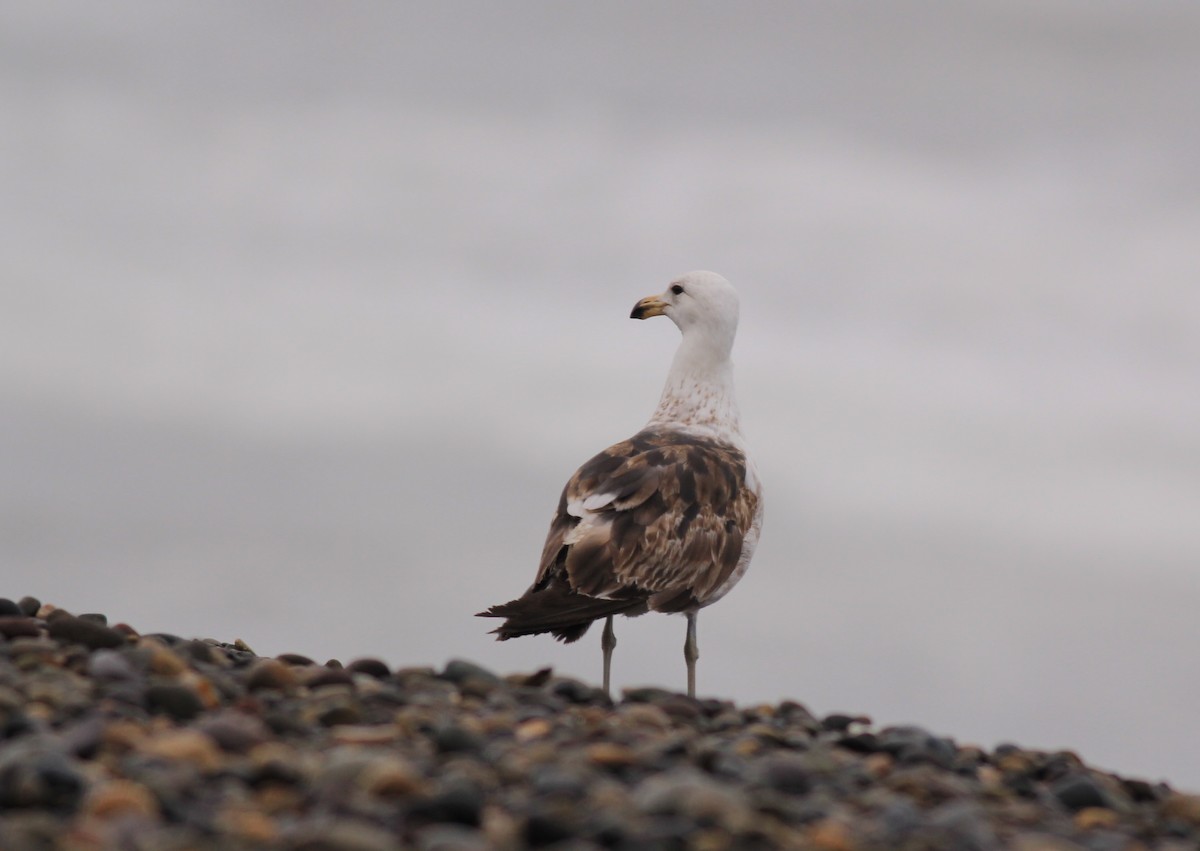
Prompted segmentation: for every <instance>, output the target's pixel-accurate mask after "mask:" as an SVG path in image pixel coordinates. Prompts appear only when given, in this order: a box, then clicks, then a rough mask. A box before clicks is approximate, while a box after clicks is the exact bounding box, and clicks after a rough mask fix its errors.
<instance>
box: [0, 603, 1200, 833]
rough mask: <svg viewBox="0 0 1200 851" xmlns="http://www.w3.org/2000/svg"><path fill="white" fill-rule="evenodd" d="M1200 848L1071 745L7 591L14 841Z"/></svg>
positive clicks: (4, 758)
mask: <svg viewBox="0 0 1200 851" xmlns="http://www.w3.org/2000/svg"><path fill="white" fill-rule="evenodd" d="M781 685H783V686H786V685H787V684H781ZM783 690H785V689H783V688H781V691H783ZM1197 847H1200V796H1197V795H1192V794H1187V793H1185V792H1183V791H1180V790H1176V789H1174V788H1172V787H1171V786H1170V785H1169V784H1166V783H1161V782H1152V781H1148V780H1145V779H1140V778H1134V777H1122V776H1118V775H1115V774H1112V773H1109V772H1105V771H1101V770H1098V769H1096V768H1094V767H1092V766H1089V765H1088V764H1087V763H1086V761H1085V760H1084V759H1083V758H1081V757H1080V756H1079V755H1076V754H1075V753H1072V752H1070V751H1039V750H1029V749H1024V748H1022V747H1020V746H1019V745H1016V744H1005V745H1000V746H998V747H996V748H994V749H983V748H980V747H975V746H972V745H970V744H964V743H959V742H956V741H955V740H954V739H953V738H951V737H948V736H945V735H941V734H940V733H935V732H931V731H928V730H925V729H922V728H920V727H917V726H902V727H883V728H880V727H878V726H876V725H874V724H872V722H871V721H870V719H869V718H867V717H866V716H859V715H850V714H834V715H827V716H824V717H821V716H817V715H814V714H813V713H811V712H810V711H809V710H808V709H807V708H806V707H805V706H804V705H803V703H801V702H797V701H791V700H788V701H783V702H781V703H778V704H764V705H757V706H738V705H735V704H733V703H731V702H728V701H722V700H713V699H696V700H693V699H690V698H688V697H686V696H684V695H682V694H678V693H675V692H671V691H668V690H664V689H658V688H636V689H627V690H625V691H624V692H623V693H622V694H620V695H614V696H613V697H612V698H610V697H609V696H608V695H606V694H605V693H604V692H603V691H601V690H600V689H598V688H596V687H595V686H594V685H592V684H589V683H585V682H580V681H578V680H575V679H570V678H565V677H561V676H557V675H555V673H554V672H553V671H552V670H550V669H545V670H540V671H533V672H525V673H515V674H507V675H502V674H500V673H497V672H493V671H489V670H486V669H484V668H482V667H480V666H478V665H475V664H473V663H471V662H468V661H465V660H454V661H451V662H449V663H448V664H446V665H445V666H444V667H441V668H435V667H421V666H414V667H402V668H399V669H397V668H392V667H389V666H388V665H387V664H385V663H384V662H382V661H380V660H379V659H375V658H370V657H364V658H358V659H352V660H346V661H345V662H342V661H338V660H328V661H318V660H313V659H309V658H306V657H303V656H299V655H295V654H283V655H280V656H277V657H272V658H268V657H263V656H259V655H257V654H255V653H254V652H253V650H252V649H251V648H250V647H248V646H246V645H245V644H244V643H242V642H240V641H236V640H234V641H231V642H224V641H218V640H214V639H208V638H191V637H181V636H176V635H170V634H163V633H156V634H141V633H139V632H138V631H137V630H136V629H135V628H133V627H131V626H129V625H128V624H124V623H113V622H111V621H110V619H109V618H107V617H105V616H104V615H101V614H97V613H78V614H73V613H69V612H67V611H64V610H63V609H61V608H56V607H55V606H53V605H51V604H46V603H43V602H41V601H39V600H36V599H34V598H32V597H25V598H22V599H20V600H17V601H14V600H11V599H0V849H4V851H24V849H59V848H63V849H79V851H84V849H110V848H111V849H136V851H184V849H189V851H190V850H191V849H256V848H273V849H274V848H277V849H296V851H301V849H303V851H390V849H401V848H416V849H428V851H434V849H437V850H438V851H457V849H464V851H465V849H521V848H556V849H572V851H574V850H575V849H579V850H580V851H583V849H599V848H615V849H660V848H661V849H703V851H719V849H742V848H790V849H820V850H821V851H860V850H861V851H884V850H885V849H901V851H938V850H939V849H948V851H949V850H950V849H953V851H973V849H977V851H988V849H1007V848H1012V849H1019V851H1071V849H1089V851H1141V849H1163V850H1164V851H1166V849H1170V851H1184V849H1195V848H1197Z"/></svg>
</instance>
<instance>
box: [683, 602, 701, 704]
mask: <svg viewBox="0 0 1200 851" xmlns="http://www.w3.org/2000/svg"><path fill="white" fill-rule="evenodd" d="M687 623H688V625H687V640H686V641H684V642H683V660H684V661H685V662H687V669H688V697H695V696H696V660H697V659H699V658H700V648H699V647H698V646H696V613H695V612H688V614H687Z"/></svg>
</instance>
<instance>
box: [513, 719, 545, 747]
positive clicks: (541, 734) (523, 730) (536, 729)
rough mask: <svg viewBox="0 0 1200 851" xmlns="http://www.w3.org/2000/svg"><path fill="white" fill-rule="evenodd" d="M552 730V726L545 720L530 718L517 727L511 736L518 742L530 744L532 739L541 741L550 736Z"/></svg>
mask: <svg viewBox="0 0 1200 851" xmlns="http://www.w3.org/2000/svg"><path fill="white" fill-rule="evenodd" d="M553 729H554V725H553V724H551V723H550V722H549V721H547V720H546V719H545V718H530V719H529V720H528V721H522V722H521V723H520V724H518V725H517V729H516V730H514V731H513V736H514V737H515V738H516V740H517V741H518V742H532V741H533V740H534V739H543V738H545V737H546V736H548V735H550V732H551V731H552V730H553Z"/></svg>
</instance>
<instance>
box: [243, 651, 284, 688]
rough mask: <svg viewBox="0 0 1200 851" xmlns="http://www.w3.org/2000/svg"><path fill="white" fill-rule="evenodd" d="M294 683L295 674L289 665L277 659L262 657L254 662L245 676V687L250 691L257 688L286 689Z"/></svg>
mask: <svg viewBox="0 0 1200 851" xmlns="http://www.w3.org/2000/svg"><path fill="white" fill-rule="evenodd" d="M295 685H296V674H295V672H294V671H293V670H292V668H291V666H289V665H287V664H285V663H283V662H280V661H279V660H277V659H263V660H261V661H259V662H256V663H255V665H254V667H253V668H251V669H250V675H249V676H248V677H246V688H247V689H249V690H250V691H258V690H259V689H275V690H276V691H287V690H288V689H291V688H293V687H294V686H295Z"/></svg>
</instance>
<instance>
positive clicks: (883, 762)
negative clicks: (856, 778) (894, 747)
mask: <svg viewBox="0 0 1200 851" xmlns="http://www.w3.org/2000/svg"><path fill="white" fill-rule="evenodd" d="M895 764H896V760H895V758H894V757H893V756H892V755H891V754H886V753H873V754H871V755H870V756H868V757H867V758H866V759H864V760H863V768H865V769H866V770H867V774H869V775H870V776H871V777H873V778H875V779H876V780H878V779H879V778H881V777H887V776H888V775H889V774H891V773H892V766H894V765H895Z"/></svg>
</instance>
